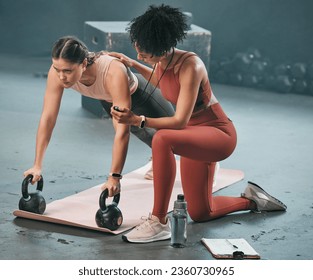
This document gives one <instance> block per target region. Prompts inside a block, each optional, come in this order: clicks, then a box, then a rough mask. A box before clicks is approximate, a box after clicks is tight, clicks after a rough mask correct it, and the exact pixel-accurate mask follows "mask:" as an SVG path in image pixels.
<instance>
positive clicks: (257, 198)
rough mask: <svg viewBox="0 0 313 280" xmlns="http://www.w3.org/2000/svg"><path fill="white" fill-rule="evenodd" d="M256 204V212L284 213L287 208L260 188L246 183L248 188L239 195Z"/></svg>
mask: <svg viewBox="0 0 313 280" xmlns="http://www.w3.org/2000/svg"><path fill="white" fill-rule="evenodd" d="M241 197H245V198H247V199H249V200H251V201H253V202H255V204H256V209H255V210H256V211H259V212H260V211H286V209H287V206H286V205H285V204H284V203H282V202H281V201H280V200H278V199H277V198H275V197H273V196H271V195H269V194H268V193H267V192H266V191H264V190H263V189H262V188H261V187H260V186H258V185H257V184H255V183H252V182H248V186H247V187H246V189H245V191H244V192H243V193H242V194H241Z"/></svg>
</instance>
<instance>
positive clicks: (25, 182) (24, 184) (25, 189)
mask: <svg viewBox="0 0 313 280" xmlns="http://www.w3.org/2000/svg"><path fill="white" fill-rule="evenodd" d="M32 179H33V175H32V174H28V175H27V176H26V177H25V179H24V180H23V182H22V196H23V198H24V199H27V198H29V193H28V185H29V183H30V182H31V181H32ZM42 189H43V177H42V176H41V177H40V180H39V181H38V182H37V188H36V190H37V191H40V192H42Z"/></svg>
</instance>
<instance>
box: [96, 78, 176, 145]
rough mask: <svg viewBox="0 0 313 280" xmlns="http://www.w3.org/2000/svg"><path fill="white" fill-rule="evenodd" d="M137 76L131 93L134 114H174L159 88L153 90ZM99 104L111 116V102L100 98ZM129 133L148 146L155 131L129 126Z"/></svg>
mask: <svg viewBox="0 0 313 280" xmlns="http://www.w3.org/2000/svg"><path fill="white" fill-rule="evenodd" d="M135 75H136V76H137V78H138V88H137V90H136V91H135V92H134V93H133V94H132V95H131V101H132V108H131V110H132V111H133V112H134V113H135V114H136V115H145V116H146V117H151V118H160V117H169V116H173V115H174V108H173V106H172V104H171V103H170V102H168V101H167V100H166V99H164V97H163V96H162V94H161V92H160V90H159V89H158V88H157V89H155V90H154V86H153V85H151V84H148V85H147V87H146V84H147V80H145V79H144V78H143V77H142V76H141V75H140V74H135ZM145 87H146V89H145V90H144V88H145ZM101 104H102V106H103V108H104V109H105V111H106V112H107V113H108V115H109V116H111V113H110V111H111V107H112V103H110V102H107V101H104V100H101ZM130 131H131V133H133V134H134V135H135V136H136V137H138V138H139V139H140V140H141V141H142V142H144V143H146V144H147V145H148V146H149V147H151V145H152V137H153V135H154V133H155V132H156V130H155V129H153V128H147V127H145V128H143V129H141V128H138V127H136V126H131V128H130Z"/></svg>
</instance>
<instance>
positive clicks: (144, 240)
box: [122, 234, 171, 243]
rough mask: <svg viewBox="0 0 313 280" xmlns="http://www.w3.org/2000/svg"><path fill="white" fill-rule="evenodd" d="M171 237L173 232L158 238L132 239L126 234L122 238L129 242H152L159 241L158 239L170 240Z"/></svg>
mask: <svg viewBox="0 0 313 280" xmlns="http://www.w3.org/2000/svg"><path fill="white" fill-rule="evenodd" d="M170 238H171V234H168V235H166V236H164V237H160V238H157V239H155V238H154V239H141V240H138V239H137V240H134V239H133V240H132V239H129V238H127V236H126V235H122V239H123V240H124V241H126V242H129V243H151V242H157V241H164V240H168V239H170Z"/></svg>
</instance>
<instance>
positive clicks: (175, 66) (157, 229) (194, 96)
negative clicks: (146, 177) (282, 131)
mask: <svg viewBox="0 0 313 280" xmlns="http://www.w3.org/2000/svg"><path fill="white" fill-rule="evenodd" d="M186 30H187V25H186V19H185V16H184V14H183V13H181V12H180V11H179V10H178V9H176V8H172V7H170V6H166V5H161V6H150V7H149V8H148V10H147V11H146V12H145V13H144V14H143V15H141V16H139V17H137V18H135V19H133V20H132V22H131V24H130V27H129V32H130V38H131V41H132V43H133V44H134V47H135V49H136V51H137V53H138V56H137V58H138V60H142V61H143V62H145V63H147V64H150V65H151V66H152V67H153V68H152V69H151V68H150V67H147V66H145V65H143V64H141V63H139V62H138V61H136V60H133V59H130V58H128V57H127V56H125V55H123V54H118V53H112V54H111V55H113V56H116V57H118V58H120V60H121V61H122V62H123V63H124V64H126V65H128V66H129V67H133V68H135V69H136V70H137V71H138V72H140V73H141V74H142V75H143V76H144V77H145V78H146V79H148V78H149V77H150V76H151V79H150V80H151V82H152V83H153V84H154V85H155V86H158V87H159V88H160V89H161V92H162V94H163V96H164V97H165V98H166V99H167V100H169V101H170V102H172V103H173V104H175V106H176V111H175V114H174V116H171V117H161V118H150V117H147V116H138V115H136V114H135V113H134V112H132V111H131V110H130V109H129V108H127V107H123V106H120V108H119V109H120V110H121V111H122V112H118V111H116V110H114V109H113V108H112V109H111V113H112V115H113V118H115V119H116V120H117V121H118V122H119V123H127V124H132V125H138V126H140V127H151V128H155V129H157V132H156V134H155V135H154V138H153V140H152V157H153V172H154V179H153V182H154V205H153V208H152V212H151V214H150V215H149V217H148V218H147V219H146V221H144V222H143V223H142V224H140V225H138V226H137V227H135V228H134V229H133V230H132V231H130V232H129V233H127V234H125V235H123V240H125V241H128V242H134V243H146V242H152V241H160V240H165V239H169V238H170V237H171V230H170V224H169V219H168V217H167V212H168V209H169V201H170V197H171V193H172V188H173V184H174V180H175V176H176V160H175V155H178V156H180V170H181V182H182V188H183V192H184V195H185V199H186V201H187V205H188V213H189V216H190V218H191V219H192V220H193V221H195V222H205V221H209V220H212V219H216V218H219V217H221V216H224V215H227V214H229V213H232V212H236V211H243V210H253V211H274V210H282V211H284V210H286V206H285V205H284V204H283V203H282V202H280V201H279V200H277V199H275V198H274V197H272V196H270V195H269V194H268V193H266V192H265V191H264V190H263V189H262V188H260V187H259V186H257V185H256V184H254V183H251V182H248V186H247V187H246V189H245V191H244V193H243V194H241V196H238V197H229V196H213V195H212V185H213V177H214V172H215V165H216V162H218V161H222V160H224V159H226V158H228V157H229V156H230V155H231V154H232V153H233V151H234V149H235V147H236V141H237V135H236V130H235V127H234V125H233V123H232V121H231V120H230V119H229V118H228V117H227V115H226V114H225V112H224V111H223V109H222V107H221V105H220V103H219V102H218V100H217V99H216V97H215V96H214V94H213V92H212V88H211V85H210V82H209V78H208V73H207V70H206V68H205V65H204V63H203V62H202V61H201V59H200V58H199V57H198V56H197V55H196V54H194V53H191V52H186V51H183V50H180V49H177V48H176V45H177V43H178V42H179V41H182V40H183V39H184V38H185V36H186Z"/></svg>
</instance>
